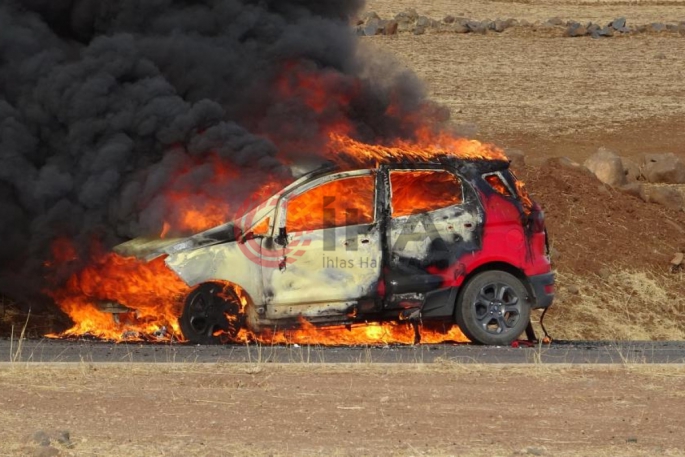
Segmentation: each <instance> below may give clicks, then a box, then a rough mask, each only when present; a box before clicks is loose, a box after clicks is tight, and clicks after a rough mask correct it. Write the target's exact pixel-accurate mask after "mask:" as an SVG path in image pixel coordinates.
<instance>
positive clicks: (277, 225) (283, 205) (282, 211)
mask: <svg viewBox="0 0 685 457" xmlns="http://www.w3.org/2000/svg"><path fill="white" fill-rule="evenodd" d="M377 174H378V170H377V169H363V170H353V171H343V172H338V173H332V174H329V175H325V176H320V177H318V178H316V179H313V180H311V181H307V182H305V183H303V184H301V185H300V186H297V187H295V188H293V189H291V190H290V191H289V192H287V193H285V194H283V195H281V197H280V198H279V200H278V204H277V206H276V214H275V217H274V225H273V230H274V231H275V230H276V229H278V230H279V231H281V230H283V229H285V228H286V224H287V217H288V215H287V213H288V202H289V201H290V200H292V199H293V198H295V197H298V196H300V195H302V194H303V193H305V192H307V191H309V190H311V189H314V188H316V187H318V186H320V185H322V184H326V183H329V182H333V181H337V180H342V179H347V178H356V177H360V176H371V177H372V178H374V179H373V186H374V197H373V221H371V222H370V224H376V223H377V222H378V217H379V211H378V205H379V195H378V189H379V188H378V179H377ZM340 227H349V226H346V225H341V226H340ZM335 228H338V227H328V228H327V229H335ZM327 229H326V228H319V229H315V230H327Z"/></svg>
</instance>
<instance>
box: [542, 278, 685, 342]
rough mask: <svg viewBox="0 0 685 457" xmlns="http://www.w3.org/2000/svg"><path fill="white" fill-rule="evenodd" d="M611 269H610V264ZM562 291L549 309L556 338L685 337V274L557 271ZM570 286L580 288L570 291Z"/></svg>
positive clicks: (630, 338)
mask: <svg viewBox="0 0 685 457" xmlns="http://www.w3.org/2000/svg"><path fill="white" fill-rule="evenodd" d="M607 271H611V268H609V269H607ZM557 279H558V285H559V288H558V290H559V292H558V296H557V300H556V304H555V306H554V307H553V308H552V309H551V310H550V312H549V313H548V315H549V321H548V323H549V327H550V328H551V332H552V334H553V336H554V337H555V338H557V339H564V340H566V339H569V340H573V339H598V340H682V339H685V322H683V321H682V319H680V317H679V316H682V314H683V312H685V296H682V295H679V294H677V293H675V292H673V291H674V290H679V286H680V285H681V284H682V281H683V280H685V274H684V273H682V272H680V273H676V274H668V275H667V274H656V273H654V272H646V271H628V270H625V269H618V268H617V269H615V270H614V271H613V272H611V273H610V274H609V275H607V276H606V277H600V276H593V277H582V276H579V275H574V274H569V273H564V272H558V278H557ZM569 286H576V287H578V288H579V290H580V292H579V293H578V294H571V293H570V292H569V289H568V287H569Z"/></svg>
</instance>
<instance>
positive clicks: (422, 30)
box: [414, 25, 426, 35]
mask: <svg viewBox="0 0 685 457" xmlns="http://www.w3.org/2000/svg"><path fill="white" fill-rule="evenodd" d="M424 33H426V27H421V26H418V25H417V26H416V27H415V28H414V35H423V34H424Z"/></svg>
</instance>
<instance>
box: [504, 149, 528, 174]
mask: <svg viewBox="0 0 685 457" xmlns="http://www.w3.org/2000/svg"><path fill="white" fill-rule="evenodd" d="M504 154H505V155H506V156H507V158H508V159H509V163H511V166H512V167H513V168H514V169H516V170H520V169H522V168H524V167H525V166H526V155H525V154H524V153H523V151H521V150H520V149H505V150H504Z"/></svg>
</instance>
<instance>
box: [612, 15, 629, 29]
mask: <svg viewBox="0 0 685 457" xmlns="http://www.w3.org/2000/svg"><path fill="white" fill-rule="evenodd" d="M625 26H626V18H624V17H619V18H617V19H614V20H613V21H611V22H610V23H609V27H611V28H612V29H614V30H619V29H622V28H623V27H625Z"/></svg>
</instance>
